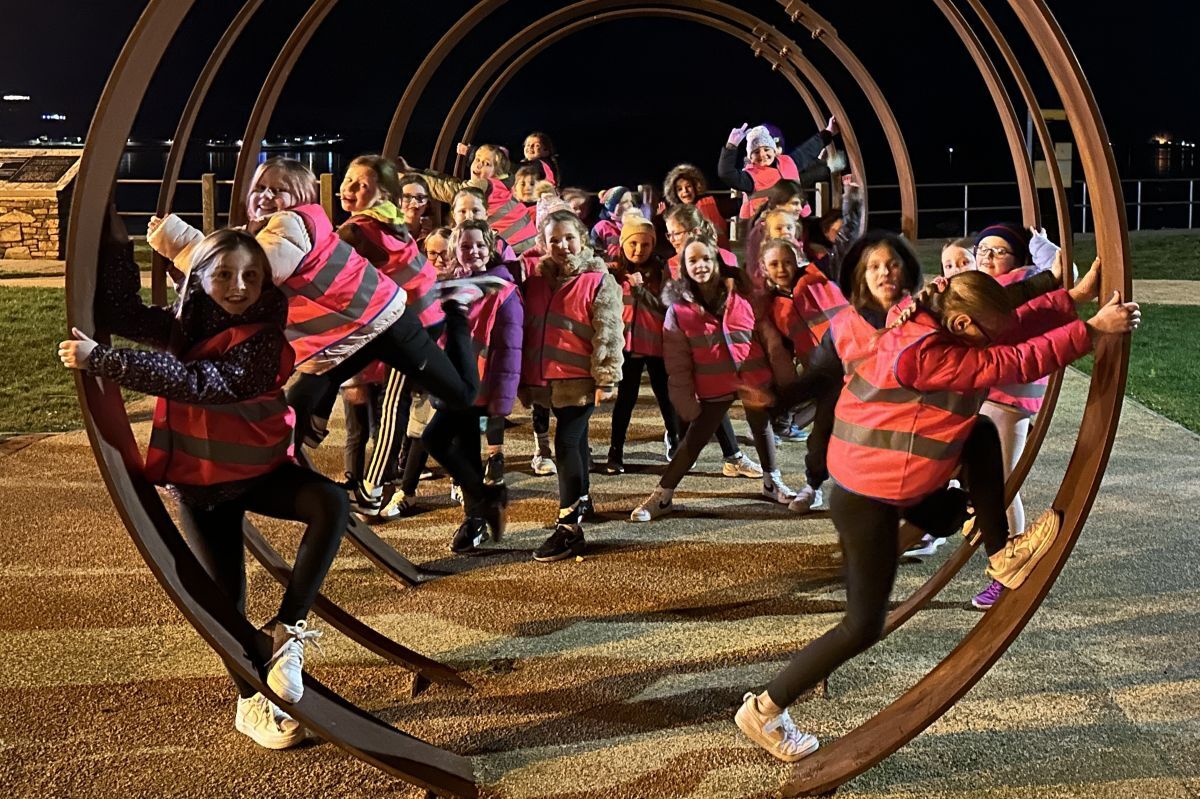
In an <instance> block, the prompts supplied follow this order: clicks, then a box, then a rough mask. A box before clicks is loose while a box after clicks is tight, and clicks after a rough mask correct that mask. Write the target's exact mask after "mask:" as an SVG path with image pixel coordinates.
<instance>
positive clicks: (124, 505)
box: [66, 0, 477, 797]
mask: <svg viewBox="0 0 1200 799" xmlns="http://www.w3.org/2000/svg"><path fill="white" fill-rule="evenodd" d="M191 6H192V0H151V1H150V2H149V4H148V5H147V7H146V10H145V11H144V12H143V13H142V16H141V17H140V18H139V20H138V22H137V24H136V25H135V26H134V29H133V31H132V32H131V33H130V36H129V38H128V40H127V41H126V44H125V47H124V48H123V49H122V51H121V54H120V56H119V57H118V59H117V63H116V65H115V66H114V67H113V70H112V73H111V75H110V77H109V81H108V83H107V84H106V86H105V88H104V92H103V93H102V95H101V97H100V101H99V103H98V105H97V108H96V113H95V116H94V117H93V120H92V124H91V127H90V129H89V131H88V137H87V146H86V147H85V149H84V153H83V158H82V163H81V165H80V169H79V175H78V177H77V179H76V185H75V195H74V201H73V202H72V205H71V214H70V220H69V226H68V239H67V242H68V243H67V280H66V283H67V319H68V324H69V325H72V326H76V327H79V328H80V329H82V330H86V331H88V332H89V333H92V334H97V333H96V331H95V322H94V318H93V313H92V303H93V298H94V295H95V288H96V285H95V283H96V270H97V266H98V260H99V250H100V245H101V240H102V235H103V225H104V219H105V215H106V209H107V207H108V203H109V201H110V198H111V196H112V191H113V186H114V182H115V178H116V175H117V168H118V165H119V162H120V158H121V154H122V152H123V151H124V147H125V141H126V139H127V138H128V136H129V132H130V128H131V127H132V123H133V118H134V116H135V114H136V112H137V110H138V109H139V108H140V107H141V104H142V101H143V99H144V97H145V93H146V88H147V86H148V84H149V81H150V78H151V76H152V75H153V73H154V71H155V69H156V68H157V66H158V64H159V62H160V61H161V59H162V55H163V53H164V52H165V50H166V48H167V46H168V45H169V43H170V41H171V39H172V37H173V35H174V33H175V32H176V31H177V30H178V29H179V26H180V24H181V23H182V21H183V18H184V16H185V15H186V14H187V12H188V10H189V9H190V8H191ZM75 384H76V390H77V392H78V394H79V399H80V404H81V407H82V410H83V418H84V422H85V425H86V428H87V432H88V438H89V440H90V441H91V444H92V449H93V451H94V452H95V454H96V460H97V464H98V466H99V469H100V473H101V476H102V477H103V478H104V481H105V484H106V486H107V487H108V490H109V493H110V495H111V496H112V497H113V501H114V504H115V505H116V507H117V511H118V513H119V514H120V515H121V518H122V520H123V521H124V522H125V526H126V527H127V528H128V529H129V532H130V535H131V537H132V538H133V541H134V543H135V544H136V546H137V547H138V550H139V551H140V552H141V554H142V557H143V559H144V560H145V561H146V563H147V565H148V566H149V567H150V569H151V571H152V572H153V573H154V576H155V578H156V579H157V580H158V581H159V583H160V584H161V585H162V587H163V589H164V590H165V591H166V593H167V595H168V596H169V597H170V598H171V600H172V601H173V602H174V603H175V605H176V607H178V608H179V610H180V612H181V613H182V614H183V615H184V617H185V618H186V619H187V620H188V622H189V623H190V624H191V625H192V626H193V627H194V628H195V629H196V631H197V632H199V633H200V635H201V636H203V637H204V639H205V640H206V641H207V642H208V644H209V646H211V647H212V648H213V649H214V650H215V651H216V652H217V653H218V654H219V655H220V656H221V657H222V659H223V660H224V661H225V662H226V663H227V664H228V665H229V667H230V668H232V669H233V670H234V671H235V672H237V673H238V675H239V676H241V677H243V678H244V679H246V680H247V681H249V682H250V683H251V684H252V685H254V687H255V688H257V689H258V690H260V691H262V692H264V693H265V694H267V695H268V696H272V697H274V695H273V694H272V693H271V691H270V688H269V687H268V686H267V685H266V683H265V681H264V680H263V679H262V676H261V674H260V672H259V670H258V669H259V666H258V665H257V664H261V663H262V662H264V661H265V658H266V656H268V655H269V652H270V641H269V639H268V638H267V636H265V635H263V634H261V633H259V632H258V631H256V630H255V629H254V628H253V627H252V626H251V625H250V623H249V622H248V621H247V620H246V618H245V617H244V616H242V615H241V614H240V613H238V612H237V609H236V608H235V607H234V606H233V604H232V603H231V602H229V601H228V600H227V599H225V598H223V597H222V596H221V594H220V592H219V591H217V590H216V587H215V586H214V585H213V583H212V580H211V579H210V578H209V577H208V575H207V574H206V573H205V572H204V569H203V568H202V567H201V566H200V563H199V562H198V561H197V560H196V558H195V556H194V555H193V554H192V552H191V549H190V548H189V547H188V545H187V544H186V542H184V540H183V538H182V536H180V534H179V531H178V530H177V529H176V527H175V525H174V522H173V521H172V520H171V517H170V516H169V515H168V514H167V512H166V508H164V507H163V504H162V500H161V499H160V498H159V496H158V494H157V492H156V491H155V490H154V487H153V486H151V485H149V484H148V483H147V482H146V481H145V479H144V478H142V477H141V470H142V462H141V456H140V454H139V451H138V445H137V442H136V441H135V440H134V438H133V434H132V431H131V429H130V427H129V419H128V416H127V415H126V413H125V405H124V402H123V400H122V397H121V392H120V391H119V390H118V389H116V388H115V387H114V386H111V385H107V384H105V383H103V382H102V381H100V380H98V379H96V378H93V377H90V376H88V375H86V374H84V373H82V372H77V373H76V374H75ZM305 685H306V691H305V694H304V698H303V699H302V700H301V701H300V702H298V703H296V704H294V705H291V706H290V707H289V711H290V712H291V713H292V714H293V715H294V716H295V717H296V718H298V719H300V720H301V722H302V723H304V724H305V726H308V727H310V728H311V729H313V730H314V731H316V732H317V733H318V734H319V735H321V736H322V737H323V738H326V739H327V740H329V741H331V742H333V743H335V744H337V745H338V746H339V747H341V748H343V749H345V750H347V751H348V752H350V753H351V754H353V755H354V756H356V757H358V758H360V759H362V760H364V761H366V762H368V763H371V764H373V765H375V766H377V767H379V768H381V769H383V770H384V771H386V772H388V773H390V774H393V775H395V776H397V777H399V778H401V779H404V780H407V781H408V782H411V783H413V784H415V785H418V786H421V787H424V788H426V789H428V790H430V791H433V792H436V793H438V794H440V795H453V796H465V797H473V796H476V795H477V788H476V786H475V781H474V774H473V770H472V767H471V763H470V761H468V760H467V759H465V758H462V757H459V756H458V755H455V754H452V753H450V752H446V751H444V750H441V749H438V748H436V747H433V746H430V745H429V744H427V743H425V742H423V741H421V740H419V739H417V738H413V737H411V736H409V735H406V734H404V733H402V732H400V731H398V730H396V729H395V728H393V727H390V726H389V725H387V724H384V723H383V722H382V721H380V720H379V719H377V718H375V717H374V716H372V715H370V714H368V713H366V712H364V711H363V710H361V709H360V708H358V707H356V706H355V705H353V704H351V703H349V702H347V701H346V700H345V699H343V698H341V697H340V696H338V695H337V694H336V693H333V692H332V691H330V690H329V689H328V688H326V687H325V686H323V685H322V684H321V683H319V682H318V681H316V680H315V679H312V678H311V676H309V675H306V676H305Z"/></svg>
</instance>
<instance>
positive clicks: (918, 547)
mask: <svg viewBox="0 0 1200 799" xmlns="http://www.w3.org/2000/svg"><path fill="white" fill-rule="evenodd" d="M944 543H946V539H944V538H934V537H933V536H931V535H929V534H928V533H926V534H925V535H923V536H921V540H920V541H918V542H917V543H915V544H913V545H912V547H911V548H909V549H906V550H904V554H905V555H907V556H908V557H910V558H922V557H925V556H927V555H932V554H933V553H935V552H937V551H938V547H940V546H941V545H942V544H944Z"/></svg>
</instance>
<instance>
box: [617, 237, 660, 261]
mask: <svg viewBox="0 0 1200 799" xmlns="http://www.w3.org/2000/svg"><path fill="white" fill-rule="evenodd" d="M621 252H623V253H624V254H625V257H626V258H627V259H628V260H629V263H631V264H644V263H646V261H648V260H650V253H652V252H654V238H653V237H652V236H651V235H650V234H649V233H634V234H633V235H632V236H629V237H627V238H626V239H625V241H623V242H621Z"/></svg>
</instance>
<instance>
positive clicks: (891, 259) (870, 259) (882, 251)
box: [863, 244, 904, 310]
mask: <svg viewBox="0 0 1200 799" xmlns="http://www.w3.org/2000/svg"><path fill="white" fill-rule="evenodd" d="M866 259H867V263H866V269H865V271H864V272H863V279H864V280H865V281H866V284H867V291H868V292H869V293H870V295H871V299H873V300H874V301H875V303H876V304H877V305H878V306H879V307H880V308H883V309H884V310H887V309H888V308H891V307H892V306H893V305H895V304H896V303H898V302H899V301H900V298H901V297H903V296H904V289H903V279H904V262H903V261H901V260H900V256H898V255H897V254H896V252H895V251H894V250H893V249H892V248H891V247H890V246H888V245H887V244H880V245H878V246H876V247H873V248H871V249H870V250H869V251H868V252H867V253H866Z"/></svg>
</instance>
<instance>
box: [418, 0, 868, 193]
mask: <svg viewBox="0 0 1200 799" xmlns="http://www.w3.org/2000/svg"><path fill="white" fill-rule="evenodd" d="M626 2H628V0H583V2H580V3H576V4H574V5H571V6H568V7H567V8H564V9H561V10H560V11H558V12H555V13H553V14H549V15H547V16H545V17H543V18H542V19H540V20H538V21H537V22H535V23H533V24H531V25H529V26H528V27H527V28H525V29H524V30H522V31H521V33H520V34H518V35H517V36H514V37H513V38H512V39H511V40H510V41H509V43H508V45H506V46H505V47H504V48H502V49H501V50H500V51H497V52H496V53H494V54H493V56H492V57H491V58H489V59H488V61H487V62H486V63H485V64H484V65H483V66H482V67H480V69H479V70H478V71H477V72H476V73H475V75H474V76H473V77H472V80H471V83H470V84H469V85H468V88H467V89H465V90H464V91H463V93H461V94H460V95H459V97H458V99H457V100H456V102H455V106H454V108H453V109H452V111H451V113H450V114H449V115H448V116H447V119H446V122H445V123H444V124H443V127H442V132H441V134H440V135H439V137H438V143H437V145H435V148H434V153H433V156H432V159H431V163H433V164H438V163H442V162H444V161H445V160H446V158H448V155H449V149H450V135H448V133H447V131H453V130H457V129H458V127H459V126H460V125H461V120H462V116H463V115H464V113H465V111H464V110H463V109H464V108H465V106H466V105H467V103H468V98H474V97H475V96H476V94H477V93H478V91H479V86H480V85H481V84H482V83H484V82H486V81H487V80H488V79H489V78H490V72H491V71H493V70H494V69H495V68H496V65H497V64H498V63H499V62H501V61H503V60H504V59H505V58H507V57H511V55H513V54H514V51H515V50H516V49H518V48H517V47H516V46H513V45H514V43H516V44H520V43H523V42H525V41H527V40H528V38H529V37H531V36H538V35H541V33H543V32H544V31H545V30H550V29H552V28H553V26H554V25H557V24H561V23H562V22H563V21H564V20H569V19H571V18H572V17H573V16H576V15H581V14H584V13H595V12H597V11H600V10H604V9H607V8H609V7H611V6H619V5H624V4H625V3H626ZM655 6H677V7H680V8H683V9H684V10H687V11H695V10H702V11H705V12H707V13H709V14H711V15H713V17H715V18H720V19H724V20H725V21H727V22H736V23H740V24H742V25H743V26H745V27H747V28H751V29H752V33H753V34H754V35H756V36H757V37H758V38H759V41H760V42H761V43H763V44H766V43H767V42H768V32H769V34H770V35H773V36H774V37H776V38H777V39H779V40H781V41H782V44H781V45H778V50H779V54H780V57H781V58H786V59H787V60H788V62H789V63H791V64H792V66H793V67H794V68H796V69H797V70H798V71H799V72H800V73H801V74H803V75H804V76H805V77H807V78H808V79H809V80H810V81H811V82H812V83H813V86H814V88H815V89H816V91H817V93H818V94H819V95H820V96H821V97H822V99H823V100H825V102H826V104H827V105H828V106H829V107H830V108H831V109H833V112H834V114H835V115H837V116H838V119H839V120H840V123H839V124H841V125H842V128H843V131H842V134H843V139H844V140H845V141H846V150H847V157H848V159H849V160H850V163H851V166H852V169H853V171H854V172H855V174H857V175H858V176H859V179H860V181H862V182H863V183H864V184H865V183H866V177H865V173H866V167H865V165H864V163H863V160H862V157H861V150H860V149H859V146H858V141H857V138H856V137H855V135H854V128H853V125H852V124H851V123H850V120H849V117H848V114H847V113H846V110H845V108H844V107H843V106H842V104H841V102H840V101H839V100H838V98H837V96H836V94H835V93H834V91H833V89H832V87H830V86H829V84H828V82H826V81H825V79H824V78H823V77H822V76H821V74H820V71H819V70H817V68H816V67H815V66H814V65H813V64H812V63H811V62H809V61H808V60H807V59H805V58H804V57H803V56H801V55H800V54H799V46H798V45H796V44H795V42H792V41H791V40H789V39H787V38H786V37H784V36H782V34H780V33H778V31H775V30H774V29H773V28H770V27H769V26H766V25H765V24H764V23H762V21H761V20H760V19H758V18H757V17H754V16H752V15H750V14H747V13H746V12H744V11H742V10H740V9H738V8H735V7H734V6H730V5H726V4H724V3H719V2H712V0H693V2H686V0H658V2H656V3H655ZM634 11H636V12H637V13H640V14H646V15H657V14H661V13H663V12H664V11H665V9H660V8H645V9H640V10H639V9H631V12H634ZM697 21H700V20H697ZM704 24H710V23H709V22H704ZM714 27H716V26H714ZM536 46H537V45H535V47H536ZM493 62H495V63H493ZM485 107H486V106H485ZM821 121H823V120H821ZM865 213H866V208H865V201H864V216H865Z"/></svg>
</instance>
